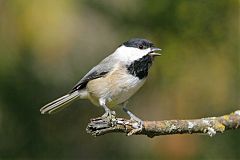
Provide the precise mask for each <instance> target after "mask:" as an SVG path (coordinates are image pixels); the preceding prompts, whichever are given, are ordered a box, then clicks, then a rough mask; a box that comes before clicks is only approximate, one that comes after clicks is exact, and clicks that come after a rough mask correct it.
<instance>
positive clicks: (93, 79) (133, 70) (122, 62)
mask: <svg viewBox="0 0 240 160" xmlns="http://www.w3.org/2000/svg"><path fill="white" fill-rule="evenodd" d="M160 50H161V49H159V48H156V47H154V44H153V43H152V42H151V41H149V40H146V39H139V38H135V39H130V40H128V41H126V42H124V43H123V44H122V45H120V46H119V47H118V48H117V50H116V51H115V52H114V53H112V54H111V55H109V56H108V57H106V58H105V59H104V60H102V61H101V62H100V63H99V64H98V65H97V66H95V67H93V68H92V69H91V70H90V71H89V72H88V73H87V74H86V75H85V76H84V77H83V78H82V79H81V80H80V81H79V82H78V83H77V84H76V85H75V86H74V87H73V88H72V90H71V91H70V92H69V93H68V94H67V95H65V96H63V97H61V98H58V99H57V100H55V101H53V102H50V103H48V104H47V105H45V106H43V107H42V108H41V109H40V112H41V113H42V114H51V113H54V112H56V111H59V110H61V109H63V108H64V107H67V106H68V105H67V104H68V103H70V102H72V101H74V100H76V99H78V98H80V99H89V100H90V101H91V102H92V103H93V104H95V105H97V106H102V107H103V108H104V110H105V113H104V115H103V116H104V117H108V116H110V117H111V115H112V114H115V113H114V112H113V111H111V110H110V109H109V107H113V106H117V105H122V106H123V110H124V111H125V112H126V113H127V114H128V115H129V116H130V117H131V118H132V119H134V120H136V121H137V122H139V123H140V124H142V121H141V120H140V119H139V118H137V117H136V116H135V115H134V114H132V113H131V112H130V111H128V110H127V109H126V103H127V101H128V99H129V98H130V97H131V96H132V95H133V94H135V93H136V91H138V90H139V88H140V87H142V85H143V84H144V83H145V81H146V78H147V76H148V70H149V68H150V67H151V65H152V62H153V59H154V57H155V56H159V55H161V54H159V53H155V51H160Z"/></svg>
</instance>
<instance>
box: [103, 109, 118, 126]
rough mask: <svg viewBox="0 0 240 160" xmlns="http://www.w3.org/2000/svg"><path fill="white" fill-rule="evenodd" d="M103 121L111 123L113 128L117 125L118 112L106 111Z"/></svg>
mask: <svg viewBox="0 0 240 160" xmlns="http://www.w3.org/2000/svg"><path fill="white" fill-rule="evenodd" d="M101 118H103V119H107V121H109V122H110V123H111V126H114V124H116V112H115V111H111V110H106V112H105V113H104V114H103V115H102V116H101Z"/></svg>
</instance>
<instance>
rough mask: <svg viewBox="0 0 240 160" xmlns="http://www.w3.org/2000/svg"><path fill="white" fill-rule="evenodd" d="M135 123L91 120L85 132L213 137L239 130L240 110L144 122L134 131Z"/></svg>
mask: <svg viewBox="0 0 240 160" xmlns="http://www.w3.org/2000/svg"><path fill="white" fill-rule="evenodd" d="M136 123H137V122H135V121H133V120H128V119H124V118H115V117H113V118H112V119H111V120H110V119H108V118H102V117H99V118H95V119H91V121H90V123H89V124H88V126H87V128H86V130H87V132H88V133H90V134H92V135H93V136H100V135H104V134H107V133H113V132H118V133H126V134H127V135H146V136H148V137H154V136H160V135H172V134H193V133H203V134H206V135H209V136H211V137H212V136H214V135H215V134H216V133H223V132H224V131H226V130H232V129H239V128H240V110H237V111H235V112H233V113H230V114H227V115H224V116H220V117H208V118H201V119H191V120H163V121H144V122H143V128H142V129H140V130H136V125H137V124H136Z"/></svg>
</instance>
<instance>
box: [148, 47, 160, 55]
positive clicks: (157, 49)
mask: <svg viewBox="0 0 240 160" xmlns="http://www.w3.org/2000/svg"><path fill="white" fill-rule="evenodd" d="M161 50H162V49H160V48H155V47H153V48H151V51H150V52H149V54H150V55H151V56H154V57H155V56H161V54H160V53H156V52H155V51H161Z"/></svg>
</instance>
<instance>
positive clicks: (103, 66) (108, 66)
mask: <svg viewBox="0 0 240 160" xmlns="http://www.w3.org/2000/svg"><path fill="white" fill-rule="evenodd" d="M116 63H117V61H116V60H115V59H114V58H112V55H110V56H108V57H106V58H105V59H104V60H102V61H101V62H100V63H99V64H98V65H97V66H95V67H93V68H92V69H91V70H90V71H89V72H88V73H87V74H86V75H85V76H84V77H83V78H82V79H81V80H80V81H79V82H78V83H77V84H76V85H75V86H74V87H73V88H72V90H71V91H70V93H73V92H74V91H77V90H81V89H83V88H85V87H86V85H87V83H88V82H89V81H90V80H92V79H96V78H100V77H103V76H105V75H106V74H107V73H109V72H110V71H111V70H112V69H113V67H114V65H115V64H116Z"/></svg>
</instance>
